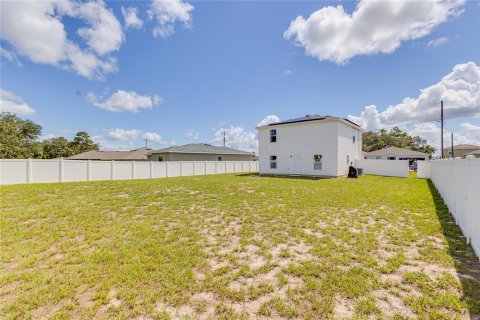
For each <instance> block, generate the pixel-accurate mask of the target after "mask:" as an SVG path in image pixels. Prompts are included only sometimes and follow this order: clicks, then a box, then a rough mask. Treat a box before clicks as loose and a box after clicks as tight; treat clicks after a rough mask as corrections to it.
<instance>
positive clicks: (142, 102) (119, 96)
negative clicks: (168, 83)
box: [87, 90, 162, 112]
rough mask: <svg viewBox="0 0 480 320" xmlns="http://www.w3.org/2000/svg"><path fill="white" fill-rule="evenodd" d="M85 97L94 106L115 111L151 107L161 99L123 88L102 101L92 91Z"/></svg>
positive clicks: (137, 110) (131, 110)
mask: <svg viewBox="0 0 480 320" xmlns="http://www.w3.org/2000/svg"><path fill="white" fill-rule="evenodd" d="M87 98H88V100H89V101H90V102H91V103H92V104H93V105H94V106H96V107H99V108H101V109H105V110H108V111H117V112H121V111H128V112H139V111H140V109H151V108H152V107H153V106H155V105H158V104H159V103H160V102H161V101H162V98H160V97H159V96H157V95H153V96H144V95H140V94H138V93H136V92H133V91H125V90H117V91H116V92H114V93H113V94H112V95H111V96H110V97H109V98H108V99H106V100H104V101H100V97H98V96H97V95H95V94H94V93H92V92H89V93H88V95H87Z"/></svg>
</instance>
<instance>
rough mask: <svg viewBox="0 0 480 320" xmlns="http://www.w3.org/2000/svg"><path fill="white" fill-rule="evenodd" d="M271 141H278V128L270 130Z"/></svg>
mask: <svg viewBox="0 0 480 320" xmlns="http://www.w3.org/2000/svg"><path fill="white" fill-rule="evenodd" d="M270 142H277V130H276V129H272V130H270Z"/></svg>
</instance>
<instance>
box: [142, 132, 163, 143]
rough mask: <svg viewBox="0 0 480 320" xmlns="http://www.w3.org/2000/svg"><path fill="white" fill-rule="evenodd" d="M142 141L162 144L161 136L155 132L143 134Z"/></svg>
mask: <svg viewBox="0 0 480 320" xmlns="http://www.w3.org/2000/svg"><path fill="white" fill-rule="evenodd" d="M143 139H147V140H148V141H151V142H162V141H163V139H162V136H161V135H159V134H158V133H156V132H145V133H144V134H143Z"/></svg>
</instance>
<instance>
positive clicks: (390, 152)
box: [367, 147, 428, 157]
mask: <svg viewBox="0 0 480 320" xmlns="http://www.w3.org/2000/svg"><path fill="white" fill-rule="evenodd" d="M367 156H369V157H387V156H397V157H401V156H428V154H426V153H423V152H419V151H413V150H410V149H403V148H398V147H388V148H384V149H380V150H375V151H372V152H367Z"/></svg>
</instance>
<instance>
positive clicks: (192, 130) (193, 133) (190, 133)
mask: <svg viewBox="0 0 480 320" xmlns="http://www.w3.org/2000/svg"><path fill="white" fill-rule="evenodd" d="M185 136H186V137H188V138H190V139H193V140H198V138H200V134H199V133H198V131H197V130H195V128H190V129H188V130H187V132H185Z"/></svg>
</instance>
